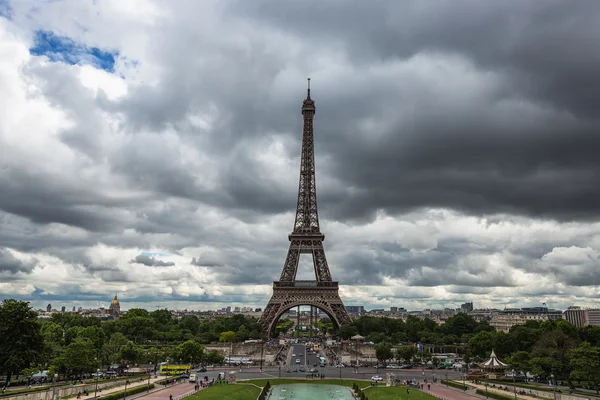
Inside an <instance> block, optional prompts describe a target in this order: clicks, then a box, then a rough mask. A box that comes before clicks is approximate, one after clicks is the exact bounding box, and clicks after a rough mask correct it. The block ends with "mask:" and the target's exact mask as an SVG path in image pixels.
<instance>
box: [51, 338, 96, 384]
mask: <svg viewBox="0 0 600 400" xmlns="http://www.w3.org/2000/svg"><path fill="white" fill-rule="evenodd" d="M53 364H54V366H55V368H56V369H57V370H59V371H61V372H66V373H69V374H72V375H75V376H80V375H81V374H84V373H88V372H93V371H95V370H96V368H98V361H97V359H96V350H95V349H94V344H93V343H92V342H91V341H90V340H89V339H84V338H76V339H75V340H73V342H71V344H69V345H68V346H67V347H65V351H64V352H63V354H62V355H61V356H60V357H58V358H57V359H55V360H54V361H53Z"/></svg>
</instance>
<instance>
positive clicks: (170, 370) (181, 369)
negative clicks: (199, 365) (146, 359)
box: [160, 365, 191, 375]
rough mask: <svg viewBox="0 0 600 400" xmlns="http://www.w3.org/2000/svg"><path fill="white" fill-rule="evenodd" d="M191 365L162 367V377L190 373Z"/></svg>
mask: <svg viewBox="0 0 600 400" xmlns="http://www.w3.org/2000/svg"><path fill="white" fill-rule="evenodd" d="M190 369H191V366H190V365H161V366H160V374H161V375H181V374H187V373H188V372H190Z"/></svg>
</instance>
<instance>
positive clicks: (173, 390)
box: [135, 382, 202, 400]
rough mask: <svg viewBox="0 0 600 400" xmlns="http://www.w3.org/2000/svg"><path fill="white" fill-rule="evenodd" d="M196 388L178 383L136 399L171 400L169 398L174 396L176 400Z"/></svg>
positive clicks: (192, 385)
mask: <svg viewBox="0 0 600 400" xmlns="http://www.w3.org/2000/svg"><path fill="white" fill-rule="evenodd" d="M194 386H195V385H194V384H193V383H187V382H183V383H176V384H175V385H168V386H167V387H165V388H164V389H160V390H155V391H153V392H150V393H148V394H146V395H143V396H136V397H135V398H136V399H144V400H169V396H173V400H176V399H177V398H181V397H182V396H183V395H186V394H188V393H192V392H194ZM200 390H202V388H200Z"/></svg>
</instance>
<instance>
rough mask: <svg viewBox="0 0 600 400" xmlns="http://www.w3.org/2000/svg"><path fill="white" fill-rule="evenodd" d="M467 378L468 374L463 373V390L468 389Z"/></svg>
mask: <svg viewBox="0 0 600 400" xmlns="http://www.w3.org/2000/svg"><path fill="white" fill-rule="evenodd" d="M466 378H467V374H465V373H463V390H467V383H466V382H465V379H466Z"/></svg>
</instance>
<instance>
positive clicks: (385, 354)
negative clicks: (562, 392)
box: [340, 314, 600, 390]
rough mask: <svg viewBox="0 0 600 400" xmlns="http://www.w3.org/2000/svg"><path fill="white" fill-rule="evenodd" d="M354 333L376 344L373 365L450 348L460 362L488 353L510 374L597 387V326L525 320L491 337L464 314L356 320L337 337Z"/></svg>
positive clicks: (428, 355) (599, 381) (599, 349)
mask: <svg viewBox="0 0 600 400" xmlns="http://www.w3.org/2000/svg"><path fill="white" fill-rule="evenodd" d="M357 333H360V334H361V335H362V336H365V337H366V338H367V339H368V340H373V341H376V342H377V345H376V347H375V350H376V356H377V358H378V359H379V360H381V361H384V360H390V359H397V360H402V361H405V362H414V361H416V360H419V361H420V360H425V361H428V360H431V361H432V362H433V363H436V362H437V360H436V359H435V358H433V359H432V358H431V353H430V352H428V351H425V352H424V353H422V354H421V353H418V352H417V349H416V347H415V346H414V343H422V344H425V349H427V348H430V347H431V346H432V345H433V346H434V347H438V348H446V349H448V348H450V349H453V350H455V351H457V352H458V353H461V354H462V356H463V357H464V360H465V362H472V361H476V362H480V361H484V360H487V358H489V356H490V353H491V350H492V349H494V351H495V353H496V355H497V356H498V357H499V358H500V359H501V360H503V361H504V362H507V363H508V364H509V366H510V368H511V369H514V370H516V371H521V372H530V373H532V374H535V375H538V376H539V377H540V378H542V379H544V380H547V379H548V378H549V377H550V376H551V375H554V376H555V377H556V378H557V379H561V380H564V381H567V382H569V383H571V384H572V380H577V381H586V382H589V385H590V386H592V387H594V388H595V389H596V390H598V386H599V385H600V327H596V326H586V327H583V328H577V327H574V326H573V325H571V324H569V323H568V322H567V321H564V320H548V321H528V322H527V323H525V324H524V325H517V326H514V327H512V328H511V329H510V331H509V332H508V333H505V332H496V331H495V330H494V328H493V327H491V326H490V325H489V324H488V323H487V322H477V321H475V320H474V319H473V318H472V317H471V316H469V315H467V314H458V315H456V316H454V317H452V318H449V319H448V320H447V321H446V323H445V324H443V325H437V324H436V323H435V322H433V321H431V320H429V319H424V320H419V319H417V318H414V317H412V316H409V317H408V318H407V320H406V322H404V321H402V320H397V319H391V318H374V317H362V318H358V319H356V320H354V322H353V323H352V324H351V325H349V326H346V327H343V328H342V329H341V330H340V334H341V336H342V337H343V338H350V337H351V336H353V335H355V334H357Z"/></svg>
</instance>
